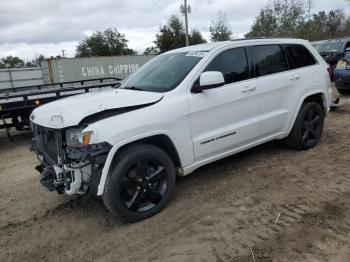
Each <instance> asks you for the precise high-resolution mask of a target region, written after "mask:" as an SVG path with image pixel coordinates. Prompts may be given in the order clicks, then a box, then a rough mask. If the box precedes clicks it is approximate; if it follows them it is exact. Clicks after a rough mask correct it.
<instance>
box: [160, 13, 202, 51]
mask: <svg viewBox="0 0 350 262" xmlns="http://www.w3.org/2000/svg"><path fill="white" fill-rule="evenodd" d="M205 42H206V40H205V39H204V38H203V36H202V34H201V33H200V32H199V31H198V30H192V32H191V33H190V35H189V43H190V45H195V44H201V43H205ZM154 43H155V45H156V47H157V48H158V49H159V51H160V52H161V53H164V52H167V51H169V50H172V49H176V48H180V47H184V46H186V32H185V27H184V25H183V23H182V22H181V20H180V19H179V18H178V17H177V16H176V15H172V16H171V17H170V19H169V21H168V23H167V25H164V26H162V27H160V28H159V33H158V34H156V40H155V41H154Z"/></svg>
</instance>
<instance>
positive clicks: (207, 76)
mask: <svg viewBox="0 0 350 262" xmlns="http://www.w3.org/2000/svg"><path fill="white" fill-rule="evenodd" d="M223 85H225V79H224V75H223V74H222V73H221V72H219V71H207V72H203V73H202V74H201V76H200V77H199V84H197V85H195V86H194V87H193V88H192V92H193V93H200V92H202V91H203V90H207V89H212V88H216V87H220V86H223Z"/></svg>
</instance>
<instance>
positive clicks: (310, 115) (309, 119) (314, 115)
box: [301, 108, 323, 145]
mask: <svg viewBox="0 0 350 262" xmlns="http://www.w3.org/2000/svg"><path fill="white" fill-rule="evenodd" d="M321 114H323V113H321ZM322 120H323V117H322V116H321V115H320V112H319V110H316V108H310V109H309V110H308V111H307V112H306V114H305V115H304V119H303V125H302V127H301V136H302V139H303V141H304V143H305V144H306V145H312V144H315V142H316V141H318V139H319V137H320V135H321V132H322V129H321V127H322V126H323V125H322V122H321V121H322Z"/></svg>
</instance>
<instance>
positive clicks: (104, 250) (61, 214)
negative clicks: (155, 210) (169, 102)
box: [0, 107, 350, 262]
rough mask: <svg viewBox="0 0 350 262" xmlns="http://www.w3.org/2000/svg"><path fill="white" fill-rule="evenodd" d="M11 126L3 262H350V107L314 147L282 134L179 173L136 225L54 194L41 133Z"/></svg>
mask: <svg viewBox="0 0 350 262" xmlns="http://www.w3.org/2000/svg"><path fill="white" fill-rule="evenodd" d="M1 132H2V131H0V166H1V170H0V261H318V262H319V261H332V262H334V261H336V262H337V261H339V262H342V261H344V262H348V261H350V135H349V134H350V107H346V108H343V109H341V110H338V111H336V112H331V113H330V114H329V115H328V117H327V119H326V125H325V130H324V135H323V138H322V142H321V143H320V145H318V146H317V147H316V148H314V149H311V150H308V151H294V150H291V149H289V148H287V147H285V146H284V145H283V144H282V143H281V142H277V141H276V142H272V143H268V144H265V145H262V146H260V147H257V148H255V149H252V150H249V151H246V152H243V153H241V154H238V155H236V156H233V157H229V158H227V159H224V160H221V161H218V162H215V163H213V164H211V165H208V166H206V167H203V168H201V169H199V170H197V171H196V172H195V173H194V174H192V175H190V176H187V177H184V178H179V179H178V181H177V186H176V191H175V196H174V198H173V200H172V201H171V202H170V204H169V205H168V206H167V207H166V208H165V209H164V210H163V211H162V212H161V213H159V214H158V215H156V216H155V217H152V218H150V219H147V220H145V221H142V222H139V223H136V224H126V223H124V222H123V221H122V220H121V219H120V218H118V217H114V216H112V215H111V214H110V213H109V212H108V211H107V210H106V208H105V207H104V205H103V203H102V202H101V200H99V199H96V200H89V201H86V200H85V199H82V198H78V197H67V196H63V197H62V196H59V195H57V194H55V193H49V192H45V191H44V189H43V188H42V187H41V186H40V185H39V183H38V181H37V177H38V174H37V173H36V171H35V170H34V166H35V165H36V163H37V160H36V159H35V157H34V155H33V154H32V153H30V152H29V151H28V144H29V141H30V137H31V134H30V133H26V134H23V133H22V134H17V135H16V136H15V137H14V139H15V144H13V143H11V142H9V141H8V139H7V137H6V135H5V133H4V132H2V133H1ZM253 256H254V258H253Z"/></svg>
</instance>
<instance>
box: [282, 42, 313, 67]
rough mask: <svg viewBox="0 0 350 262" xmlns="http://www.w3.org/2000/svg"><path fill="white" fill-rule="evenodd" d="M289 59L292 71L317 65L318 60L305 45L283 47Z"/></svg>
mask: <svg viewBox="0 0 350 262" xmlns="http://www.w3.org/2000/svg"><path fill="white" fill-rule="evenodd" d="M283 48H284V50H286V53H287V55H288V58H289V63H290V67H291V69H296V68H301V67H305V66H310V65H315V64H316V60H315V58H314V57H313V55H312V54H311V53H310V52H309V50H307V48H306V47H305V46H303V45H296V44H288V45H283Z"/></svg>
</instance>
